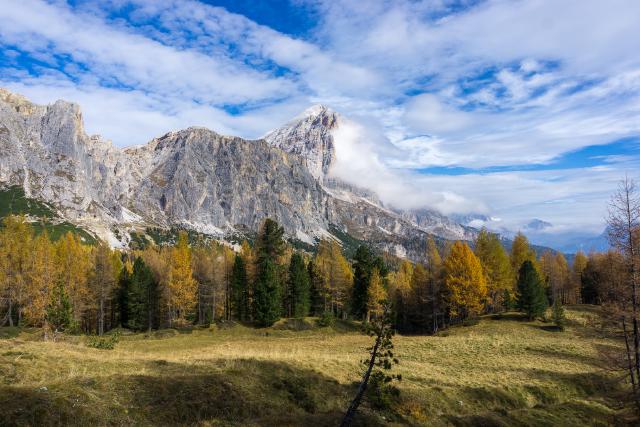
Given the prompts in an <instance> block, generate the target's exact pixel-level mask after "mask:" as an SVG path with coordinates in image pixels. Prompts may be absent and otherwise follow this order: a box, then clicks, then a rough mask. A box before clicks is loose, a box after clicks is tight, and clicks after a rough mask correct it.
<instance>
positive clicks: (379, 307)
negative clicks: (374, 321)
mask: <svg viewBox="0 0 640 427" xmlns="http://www.w3.org/2000/svg"><path fill="white" fill-rule="evenodd" d="M386 302H387V291H386V289H385V288H384V286H383V284H382V277H380V273H379V272H378V268H377V267H374V268H373V270H372V271H371V277H370V279H369V286H368V287H367V322H369V321H370V320H371V317H372V316H373V317H374V318H377V317H378V316H380V315H381V314H382V311H383V309H384V304H385V303H386Z"/></svg>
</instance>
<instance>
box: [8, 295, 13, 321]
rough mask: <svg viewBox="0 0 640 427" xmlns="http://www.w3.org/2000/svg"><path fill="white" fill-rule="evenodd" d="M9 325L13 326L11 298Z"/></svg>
mask: <svg viewBox="0 0 640 427" xmlns="http://www.w3.org/2000/svg"><path fill="white" fill-rule="evenodd" d="M8 316H9V326H13V301H12V300H11V298H9V314H8Z"/></svg>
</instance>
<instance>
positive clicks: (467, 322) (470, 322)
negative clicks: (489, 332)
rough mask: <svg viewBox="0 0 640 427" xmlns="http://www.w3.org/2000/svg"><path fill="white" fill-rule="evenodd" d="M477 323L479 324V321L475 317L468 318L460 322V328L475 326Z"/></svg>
mask: <svg viewBox="0 0 640 427" xmlns="http://www.w3.org/2000/svg"><path fill="white" fill-rule="evenodd" d="M478 323H480V319H478V318H477V317H469V318H468V319H464V320H463V321H462V326H476V325H477V324H478Z"/></svg>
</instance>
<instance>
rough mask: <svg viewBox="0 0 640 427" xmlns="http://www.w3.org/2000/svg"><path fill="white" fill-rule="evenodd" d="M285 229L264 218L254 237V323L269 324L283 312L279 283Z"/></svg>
mask: <svg viewBox="0 0 640 427" xmlns="http://www.w3.org/2000/svg"><path fill="white" fill-rule="evenodd" d="M283 235H284V229H283V228H282V227H281V226H280V225H278V223H277V222H276V221H274V220H272V219H270V218H267V219H266V220H265V222H264V224H263V225H262V228H261V230H260V234H259V235H258V239H257V242H256V243H257V245H256V249H257V254H256V270H257V278H256V284H255V289H254V295H253V311H254V315H255V321H256V324H257V325H259V326H271V325H273V324H274V323H275V322H276V321H277V320H278V319H279V318H280V315H281V312H282V298H281V295H282V290H281V288H282V284H281V283H280V272H279V268H280V265H279V261H280V258H281V256H282V254H283V252H284V241H283V240H282V236H283Z"/></svg>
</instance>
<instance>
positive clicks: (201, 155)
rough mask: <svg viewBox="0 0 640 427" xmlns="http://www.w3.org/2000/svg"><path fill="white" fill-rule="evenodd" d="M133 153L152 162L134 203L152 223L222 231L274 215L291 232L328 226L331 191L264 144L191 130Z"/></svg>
mask: <svg viewBox="0 0 640 427" xmlns="http://www.w3.org/2000/svg"><path fill="white" fill-rule="evenodd" d="M130 154H131V155H134V156H143V157H145V158H148V159H150V160H148V161H147V162H146V163H145V162H144V161H140V163H141V164H145V168H146V174H145V176H144V178H143V179H142V180H141V182H140V183H139V185H138V186H137V188H136V190H135V191H134V193H133V196H132V197H131V199H130V200H131V202H130V203H131V208H132V210H133V211H135V212H138V213H141V214H142V215H143V217H144V218H145V219H146V220H148V221H150V222H153V223H159V224H164V225H170V224H176V223H178V224H183V225H185V226H191V227H193V228H197V229H199V230H201V231H204V232H216V231H217V232H220V233H222V232H224V231H225V230H230V229H238V228H239V229H242V228H243V227H244V228H248V229H251V230H256V229H258V228H259V226H260V224H261V223H262V221H263V220H264V219H265V218H267V217H271V218H274V219H276V220H277V221H278V222H280V223H281V224H282V225H283V226H284V227H285V229H286V230H287V231H288V232H289V233H290V234H292V235H295V234H296V232H302V233H307V234H310V235H317V234H318V233H319V232H320V231H321V230H325V229H326V228H327V226H328V221H327V212H326V209H327V198H328V197H327V194H326V193H325V192H324V191H323V190H322V188H321V187H320V185H319V183H318V182H317V181H316V180H315V179H314V177H313V176H312V175H311V174H310V173H309V171H308V169H307V168H306V167H305V165H304V162H303V160H302V159H301V158H300V157H298V156H294V155H290V154H287V153H285V152H284V151H282V150H279V149H277V148H273V147H271V146H269V145H268V144H266V143H265V142H264V141H261V140H259V141H245V140H243V139H240V138H233V137H227V136H221V135H218V134H216V133H215V132H212V131H210V130H208V129H204V128H189V129H186V130H183V131H179V132H172V133H169V134H167V135H165V136H163V137H161V138H158V139H155V140H153V141H152V142H151V143H149V145H147V146H146V147H144V148H143V149H140V150H138V152H137V153H135V154H133V153H130Z"/></svg>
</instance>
